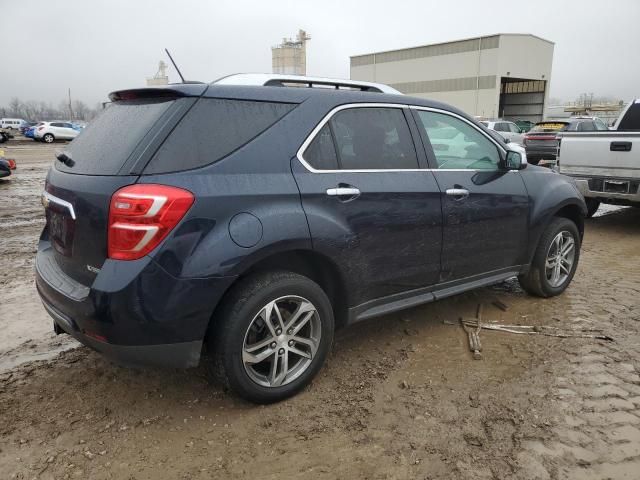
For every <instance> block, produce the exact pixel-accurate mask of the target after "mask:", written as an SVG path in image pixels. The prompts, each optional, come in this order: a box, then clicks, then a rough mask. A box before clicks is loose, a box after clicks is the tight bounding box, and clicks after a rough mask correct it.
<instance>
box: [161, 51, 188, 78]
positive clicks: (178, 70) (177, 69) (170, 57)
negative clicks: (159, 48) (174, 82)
mask: <svg viewBox="0 0 640 480" xmlns="http://www.w3.org/2000/svg"><path fill="white" fill-rule="evenodd" d="M164 51H165V52H167V55H168V56H169V60H171V63H173V66H174V68H175V69H176V72H178V75H180V79H181V80H182V83H187V82H185V81H184V77H183V76H182V73H180V69H179V68H178V65H176V62H174V61H173V57H172V56H171V54H170V53H169V50H167V49H166V48H165V49H164Z"/></svg>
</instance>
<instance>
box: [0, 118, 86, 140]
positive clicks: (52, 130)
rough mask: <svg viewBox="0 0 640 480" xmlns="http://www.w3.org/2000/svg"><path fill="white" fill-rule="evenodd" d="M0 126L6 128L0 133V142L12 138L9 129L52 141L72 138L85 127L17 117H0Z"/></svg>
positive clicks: (59, 121) (66, 122) (64, 122)
mask: <svg viewBox="0 0 640 480" xmlns="http://www.w3.org/2000/svg"><path fill="white" fill-rule="evenodd" d="M0 125H1V127H0V128H3V129H6V130H5V132H4V133H5V134H4V135H0V143H2V142H5V141H7V140H8V139H9V138H13V135H12V134H11V133H9V132H10V131H14V130H18V131H20V133H22V135H24V136H25V137H27V138H32V139H33V140H38V141H42V142H45V143H52V142H55V141H56V140H73V139H74V138H76V137H77V136H78V134H79V133H80V132H81V131H82V129H83V128H84V127H85V125H84V124H79V123H74V122H68V121H64V120H53V121H50V122H27V121H26V120H22V119H19V118H3V119H0Z"/></svg>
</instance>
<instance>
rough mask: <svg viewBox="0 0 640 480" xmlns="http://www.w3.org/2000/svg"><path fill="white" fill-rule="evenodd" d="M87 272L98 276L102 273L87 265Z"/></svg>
mask: <svg viewBox="0 0 640 480" xmlns="http://www.w3.org/2000/svg"><path fill="white" fill-rule="evenodd" d="M87 270H89V271H90V272H91V273H96V274H98V273H100V269H99V268H96V267H94V266H92V265H87Z"/></svg>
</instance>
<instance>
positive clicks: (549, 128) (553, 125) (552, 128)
mask: <svg viewBox="0 0 640 480" xmlns="http://www.w3.org/2000/svg"><path fill="white" fill-rule="evenodd" d="M568 125H569V123H568V122H540V123H536V124H535V125H534V126H533V128H532V129H531V132H559V131H561V130H566V129H567V126H568Z"/></svg>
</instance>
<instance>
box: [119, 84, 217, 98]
mask: <svg viewBox="0 0 640 480" xmlns="http://www.w3.org/2000/svg"><path fill="white" fill-rule="evenodd" d="M207 87H208V85H207V84H205V83H200V82H197V83H196V82H190V83H177V84H173V85H166V86H165V85H163V86H162V87H146V88H132V89H128V90H116V91H115V92H111V93H110V94H109V99H110V100H111V101H112V102H117V101H119V100H136V99H139V98H175V97H199V96H201V95H202V94H203V93H204V92H205V90H206V89H207Z"/></svg>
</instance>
